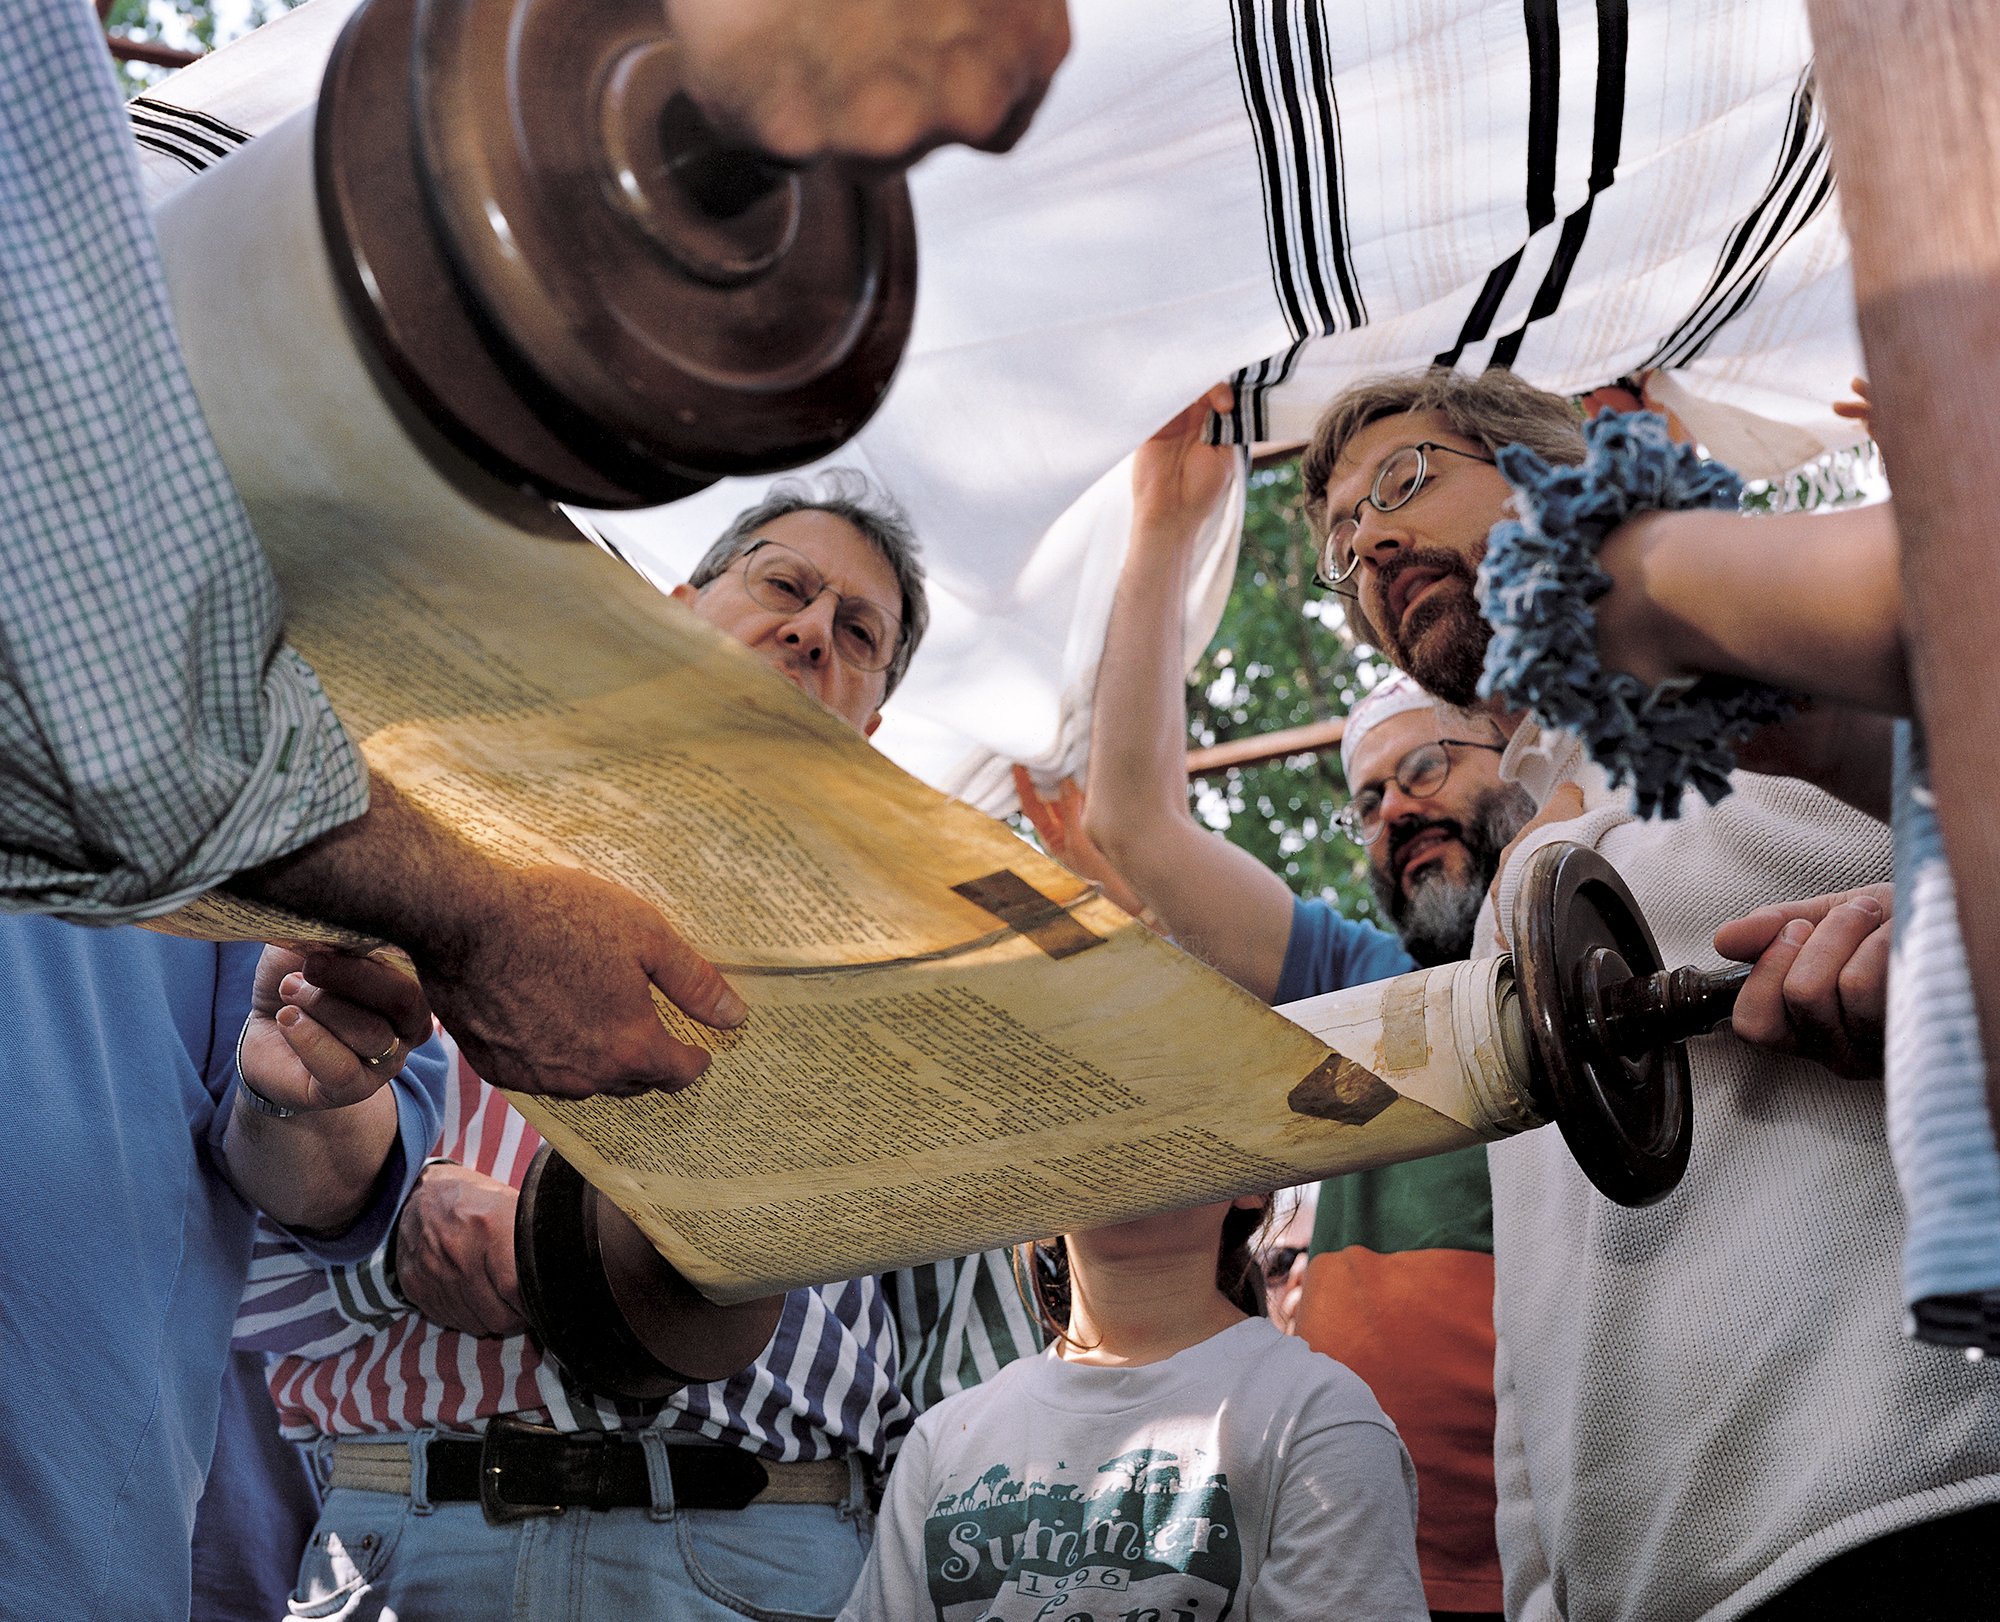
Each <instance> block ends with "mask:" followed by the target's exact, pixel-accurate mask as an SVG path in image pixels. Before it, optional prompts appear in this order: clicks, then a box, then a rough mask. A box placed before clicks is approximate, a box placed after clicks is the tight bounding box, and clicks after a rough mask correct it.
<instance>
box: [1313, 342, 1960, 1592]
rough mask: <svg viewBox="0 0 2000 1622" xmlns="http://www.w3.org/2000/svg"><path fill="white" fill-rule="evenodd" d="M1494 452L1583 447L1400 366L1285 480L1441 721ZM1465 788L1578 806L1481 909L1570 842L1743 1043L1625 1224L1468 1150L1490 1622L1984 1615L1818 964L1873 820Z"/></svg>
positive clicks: (1941, 1358)
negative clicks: (1723, 1007)
mask: <svg viewBox="0 0 2000 1622" xmlns="http://www.w3.org/2000/svg"><path fill="white" fill-rule="evenodd" d="M1510 442H1519V443H1524V444H1527V445H1529V446H1531V447H1532V448H1533V449H1535V450H1537V451H1539V452H1540V453H1541V454H1542V455H1543V456H1544V457H1546V458H1548V459H1549V460H1551V461H1554V462H1566V463H1575V462H1578V461H1580V460H1581V459H1582V456H1583V442H1582V437H1581V433H1580V431H1579V424H1578V420H1577V417H1576V414H1575V412H1574V410H1573V409H1572V407H1571V406H1570V404H1569V402H1568V401H1566V400H1563V399H1561V398H1560V397H1558V396H1555V395H1551V394H1547V393H1544V392H1543V391H1541V390H1538V389H1535V388H1532V387H1530V386H1529V385H1527V384H1525V383H1523V382H1521V381H1520V380H1518V379H1516V378H1514V377H1512V376H1510V375H1509V374H1507V373H1505V372H1497V371H1489V372H1486V373H1484V374H1482V375H1479V376H1463V375H1458V374H1455V373H1451V372H1446V371H1441V370H1432V371H1427V372H1420V373H1413V374H1409V375H1406V376H1397V377H1388V378H1380V379H1376V380H1373V381H1371V382H1368V383H1364V384H1361V385H1359V386H1357V387H1356V388H1354V389H1352V390H1349V391H1348V392H1347V393H1346V394H1344V395H1342V396H1341V397H1340V398H1338V399H1336V400H1335V401H1334V402H1333V403H1332V404H1331V405H1330V406H1329V407H1328V408H1327V411H1326V412H1325V414H1324V415H1323V416H1322V418H1321V420H1320V423H1319V425H1318V427H1317V428H1316V429H1315V432H1314V436H1313V440H1312V442H1311V444H1310V445H1309V446H1308V448H1307V450H1306V453H1305V456H1304V458H1303V460H1302V463H1301V470H1302V474H1303V477H1304V481H1305V485H1306V508H1307V515H1308V518H1309V520H1310V521H1311V522H1312V524H1313V527H1314V530H1315V532H1316V533H1317V534H1318V535H1319V536H1320V538H1321V540H1322V543H1323V545H1322V553H1321V575H1322V578H1323V580H1324V581H1325V582H1327V583H1328V584H1330V585H1332V586H1333V587H1334V588H1335V589H1336V590H1341V591H1343V592H1344V594H1345V595H1346V596H1347V597H1348V598H1349V602H1350V608H1349V617H1350V621H1351V622H1353V623H1355V624H1356V625H1357V626H1358V627H1359V629H1360V631H1361V634H1362V635H1364V636H1366V637H1367V638H1368V639H1369V640H1371V641H1375V642H1377V643H1378V645H1380V646H1381V647H1382V648H1383V649H1384V650H1385V651H1387V652H1388V653H1389V654H1390V656H1391V657H1392V658H1393V659H1394V660H1395V661H1396V662H1397V663H1398V664H1399V665H1401V666H1402V667H1403V668H1404V669H1406V670H1408V671H1410V672H1411V673H1412V674H1414V675H1415V676H1416V677H1417V678H1418V679H1419V680H1420V681H1422V682H1424V683H1425V685H1427V686H1429V687H1431V688H1432V690H1434V691H1436V692H1438V693H1439V694H1440V695H1441V696H1443V697H1445V698H1449V699H1453V700H1456V701H1460V702H1463V701H1466V700H1469V699H1470V698H1471V697H1472V696H1473V691H1474V686H1475V684H1476V682H1477V679H1478V675H1479V671H1480V667H1481V665H1482V662H1483V659H1484V653H1485V647H1486V643H1487V641H1488V640H1489V638H1490V636H1491V631H1490V628H1489V627H1488V626H1487V625H1486V624H1485V623H1484V621H1483V620H1482V619H1481V618H1480V616H1479V612H1478V609H1477V606H1476V602H1475V599H1474V595H1473V576H1474V572H1475V571H1476V569H1477V567H1478V564H1479V561H1480V559H1481V557H1482V556H1483V554H1484V552H1485V546H1486V536H1487V533H1488V531H1489V530H1490V529H1491V527H1492V525H1493V524H1494V523H1495V522H1497V521H1498V520H1499V519H1501V518H1502V517H1504V516H1505V514H1506V509H1507V504H1508V498H1509V491H1508V487H1507V484H1506V482H1505V481H1504V480H1503V479H1502V478H1501V477H1500V475H1499V473H1498V472H1497V471H1496V469H1495V468H1494V467H1493V466H1492V465H1491V464H1492V462H1493V458H1494V456H1495V454H1496V452H1497V451H1498V450H1499V448H1500V447H1502V446H1504V445H1506V444H1508V443H1510ZM1845 721H1846V718H1845V717H1844V716H1840V715H1838V713H1837V712H1836V713H1835V714H1834V715H1833V716H1832V717H1831V718H1829V717H1828V716H1827V715H1826V714H1825V713H1824V712H1822V713H1821V714H1819V715H1816V716H1809V717H1808V718H1807V721H1806V724H1805V725H1803V726H1801V727H1795V728H1791V729H1788V730H1789V732H1790V734H1791V735H1790V736H1789V737H1788V738H1786V739H1785V740H1784V741H1783V747H1784V748H1785V749H1786V750H1788V751H1790V754H1789V761H1790V762H1792V763H1796V764H1795V766H1794V769H1796V770H1799V771H1801V772H1806V773H1810V774H1812V775H1814V776H1819V775H1822V774H1821V772H1820V770H1819V768H1820V766H1821V764H1822V763H1824V762H1825V761H1826V760H1827V759H1828V758H1829V757H1828V756H1827V754H1826V753H1825V752H1824V751H1823V750H1822V749H1821V748H1820V745H1819V742H1817V741H1816V740H1824V739H1825V738H1826V735H1827V733H1828V732H1829V731H1832V732H1835V733H1837V732H1838V730H1839V728H1840V726H1841V725H1842V724H1844V723H1845ZM1746 758H1753V759H1758V760H1762V761H1766V762H1768V761H1769V760H1770V759H1772V758H1773V757H1771V756H1769V755H1758V756H1750V757H1746ZM1500 769H1501V774H1502V775H1503V776H1504V777H1506V778H1508V779H1509V780H1518V781H1520V782H1522V783H1523V784H1525V785H1527V786H1529V787H1531V789H1532V790H1533V792H1534V793H1535V794H1536V795H1537V797H1538V798H1540V799H1542V800H1543V801H1544V803H1545V805H1546V804H1549V803H1552V802H1551V801H1550V796H1551V795H1552V794H1553V793H1555V792H1558V791H1559V790H1560V789H1561V787H1562V786H1565V785H1567V786H1568V791H1569V792H1571V793H1577V792H1579V791H1580V794H1581V804H1582V806H1583V810H1582V813H1581V815H1578V816H1576V817H1574V818H1573V819H1571V820H1566V821H1560V822H1554V823H1552V824H1551V825H1549V826H1547V827H1545V828H1542V829H1538V830H1537V831H1536V832H1535V834H1533V835H1532V836H1530V837H1529V838H1525V839H1523V840H1522V841H1520V843H1519V845H1518V846H1517V847H1516V851H1515V853H1514V854H1513V855H1512V856H1511V857H1509V858H1508V859H1507V860H1506V861H1505V862H1503V867H1502V872H1501V875H1500V879H1499V882H1498V884H1497V886H1496V889H1495V894H1494V903H1495V905H1494V915H1495V917H1496V918H1497V919H1500V920H1504V919H1505V918H1506V917H1507V916H1508V915H1509V911H1510V909H1511V906H1512V902H1513V899H1514V896H1515V893H1516V889H1517V886H1518V883H1519V880H1520V875H1521V873H1522V871H1523V869H1524V867H1525V857H1526V856H1527V855H1529V854H1530V853H1531V852H1532V851H1533V850H1534V849H1536V848H1538V846H1539V844H1540V843H1541V842H1542V841H1544V840H1546V839H1555V838H1562V839H1569V840H1574V841H1576V842H1578V843H1581V844H1584V845H1586V846H1589V847H1591V848H1594V849H1596V850H1597V851H1598V852H1599V854H1601V855H1603V856H1604V857H1605V858H1606V859H1607V860H1609V861H1610V862H1611V863H1612V865H1613V866H1615V867H1616V868H1617V869H1618V870H1619V872H1620V874H1621V875H1622V876H1623V877H1624V879H1625V880H1626V882H1627V883H1628V884H1629V885H1630V886H1631V888H1632V891H1633V893H1634V895H1635V896H1636V898H1637V900H1638V902H1639V905H1640V907H1641V908H1642V909H1643V910H1644V912H1645V914H1646V917H1647V919H1648V921H1649V923H1650V924H1651V925H1652V928H1653V931H1654V933H1655V936H1656V938H1657V939H1658V942H1659V945H1660V948H1661V952H1662V954H1663V956H1664V957H1665V959H1666V961H1667V962H1668V963H1669V964H1676V965H1678V964H1682V963H1687V962H1690V961H1696V962H1706V963H1714V962H1716V961H1718V960H1719V956H1718V953H1717V950H1716V946H1717V945H1720V946H1723V947H1728V948H1731V949H1733V950H1735V951H1737V952H1739V953H1740V955H1743V956H1745V957H1751V956H1757V961H1758V966H1757V970H1756V972H1755V974H1754V975H1753V977H1752V981H1751V983H1750V985H1748V986H1746V987H1745V989H1744V991H1743V994H1742V997H1741V999H1740V1000H1739V1002H1738V1004H1737V1011H1736V1016H1735V1017H1736V1030H1737V1032H1739V1033H1742V1035H1743V1036H1747V1035H1750V1034H1753V1033H1755V1034H1757V1035H1758V1036H1759V1037H1760V1039H1761V1040H1762V1041H1763V1042H1764V1044H1765V1045H1764V1046H1762V1047H1753V1046H1751V1045H1749V1043H1748V1042H1747V1041H1745V1040H1743V1039H1742V1036H1739V1035H1735V1034H1721V1035H1718V1036H1715V1037H1712V1038H1708V1039H1703V1040H1700V1041H1697V1042H1695V1043H1693V1044H1691V1047H1690V1061H1691V1064H1692V1066H1693V1070H1694V1094H1695V1098H1696V1100H1697V1102H1696V1111H1695V1115H1696V1123H1697V1124H1696V1129H1695V1135H1694V1145H1693V1153H1692V1156H1691V1159H1690V1161H1689V1165H1688V1169H1687V1173H1686V1175H1685V1177H1684V1178H1683V1180H1682V1182H1681V1184H1680V1186H1679V1187H1678V1188H1676V1189H1675V1190H1674V1191H1673V1192H1672V1193H1670V1194H1669V1195H1667V1196H1666V1198H1664V1199H1663V1200H1661V1201H1660V1202H1659V1203H1658V1204H1656V1205H1653V1206H1650V1207H1647V1208H1646V1209H1644V1210H1631V1209H1626V1208H1624V1207H1620V1206H1616V1205H1613V1204H1611V1203H1610V1202H1608V1201H1607V1200H1605V1199H1604V1198H1603V1197H1602V1196H1601V1195H1599V1194H1598V1193H1597V1192H1596V1191H1595V1190H1594V1189H1593V1188H1592V1187H1591V1186H1590V1184H1589V1182H1588V1180H1587V1179H1586V1178H1585V1177H1584V1176H1583V1173H1582V1172H1581V1170H1580V1169H1579V1168H1578V1167H1577V1165H1576V1163H1575V1162H1574V1160H1572V1159H1571V1158H1570V1156H1569V1155H1568V1154H1567V1152H1566V1151H1565V1150H1564V1148H1563V1145H1562V1142H1561V1140H1560V1138H1559V1137H1558V1136H1557V1135H1555V1134H1552V1133H1546V1132H1531V1133H1524V1134H1522V1135H1521V1136H1519V1137H1516V1138H1511V1139H1507V1140H1504V1141H1502V1142H1500V1143H1496V1144H1493V1145H1491V1146H1490V1147H1489V1149H1488V1151H1487V1153H1488V1164H1489V1168H1490V1171H1491V1174H1492V1188H1493V1231H1494V1260H1495V1298H1494V1319H1495V1325H1496V1328H1497V1331H1498V1338H1497V1351H1496V1363H1495V1374H1496V1385H1497V1394H1496V1395H1497V1415H1498V1423H1497V1430H1496V1438H1495V1446H1496V1473H1497V1477H1498V1484H1499V1517H1498V1526H1499V1541H1500V1553H1501V1560H1502V1565H1503V1568H1504V1572H1505V1579H1506V1598H1507V1613H1508V1615H1509V1616H1511V1617H1516V1618H1527V1619H1531V1622H1543V1619H1547V1618H1555V1617H1570V1618H1578V1619H1581V1618H1585V1617H1589V1618H1594V1619H1595V1618H1605V1619H1613V1618H1632V1619H1639V1618H1644V1619H1646V1622H1681V1619H1684V1618H1685V1619H1692V1618H1695V1617H1712V1618H1724V1617H1744V1616H1755V1617H1758V1618H1761V1619H1765V1622H1770V1619H1774V1618H1792V1617H1801V1618H1803V1617H1813V1618H1846V1617H1854V1618H1861V1617H1875V1616H1897V1617H1911V1618H1915V1617H1952V1616H1975V1615H1992V1614H1995V1612H1996V1607H2000V1575H1996V1572H1995V1568H1994V1566H1993V1563H1992V1560H1991V1548H1992V1540H1993V1537H1994V1536H1995V1534H1996V1532H2000V1387H1996V1386H1995V1385H1994V1384H1993V1382H1992V1380H1991V1379H1990V1377H1988V1376H1986V1375H1985V1374H1984V1373H1983V1371H1982V1370H1980V1369H1978V1368H1976V1367H1969V1366H1968V1365H1967V1364H1966V1363H1965V1362H1964V1361H1963V1360H1961V1359H1960V1358H1958V1357H1956V1356H1955V1355H1953V1354H1952V1353H1950V1352H1948V1351H1945V1350H1943V1349H1940V1348H1937V1347H1930V1346H1924V1345H1920V1344H1916V1343H1912V1342H1910V1341H1907V1340H1905V1339H1903V1338H1902V1337H1901V1336H1899V1335H1898V1334H1897V1333H1896V1331H1895V1326H1896V1324H1897V1323H1898V1322H1899V1314H1900V1304H1901V1297H1900V1290H1899V1278H1898V1267H1897V1254H1896V1252H1897V1241H1898V1235H1899V1232H1900V1222H1899V1204H1898V1198H1897V1192H1896V1187H1895V1183H1894V1180H1893V1177H1892V1175H1891V1169H1890V1163H1889V1155H1888V1150H1887V1145H1886V1142H1885V1133H1884V1125H1883V1104H1882V1095H1881V1091H1880V1089H1879V1087H1878V1086H1877V1085H1875V1084H1874V1082H1873V1081H1872V1080H1871V1079H1869V1078H1871V1077H1874V1076H1879V1074H1880V1069H1879V1064H1880V1058H1879V1055H1880V1016H1881V992H1882V985H1881V980H1882V976H1881V975H1880V973H1879V972H1872V973H1855V972H1850V971H1853V970H1855V969H1857V968H1858V967H1859V966H1861V965H1864V964H1873V965H1877V966H1879V965H1880V964H1881V963H1882V962H1883V961H1885V959H1886V954H1885V953H1884V952H1882V951H1881V949H1880V947H1881V932H1882V931H1883V930H1884V929H1885V928H1886V927H1887V926H1886V919H1885V902H1886V887H1885V886H1883V885H1881V883H1880V881H1882V880H1884V879H1886V878H1887V877H1888V872H1889V841H1888V837H1887V830H1886V829H1885V828H1884V827H1883V826H1882V825H1881V823H1880V822H1878V821H1876V820H1874V819H1873V818H1871V817H1870V816H1868V815H1865V814H1863V813H1862V812H1860V811H1858V810H1856V809H1854V805H1853V803H1852V802H1854V801H1857V800H1859V801H1862V802H1867V801H1868V800H1869V799H1870V798H1871V796H1869V795H1867V794H1865V793H1859V792H1856V791H1855V790H1854V787H1853V785H1852V784H1851V783H1850V784H1845V785H1839V786H1840V791H1841V793H1842V794H1843V795H1844V796H1845V797H1846V798H1847V799H1848V800H1849V802H1850V803H1846V804H1843V803H1841V801H1840V800H1838V799H1836V798H1834V797H1833V795H1832V794H1829V793H1826V792H1822V791H1821V789H1820V788H1817V787H1814V786H1812V785H1811V784H1810V783H1808V782H1806V781H1802V780H1800V779H1799V778H1797V777H1788V776H1780V775H1777V774H1775V773H1766V772H1763V771H1753V770H1748V769H1745V770H1739V771H1738V772H1737V773H1736V774H1735V775H1734V777H1733V778H1732V788H1733V792H1732V793H1731V794H1730V795H1729V797H1728V798H1726V799H1724V800H1723V801H1721V802H1720V803H1719V804H1716V805H1713V806H1708V805H1695V806H1693V807H1692V808H1687V807H1684V809H1683V813H1682V815H1681V816H1680V817H1679V818H1678V819H1677V820H1674V821H1669V822H1651V823H1642V822H1640V821H1638V820H1636V819H1635V818H1634V817H1633V816H1632V814H1631V811H1630V809H1629V797H1628V796H1627V795H1624V794H1622V793H1613V792H1611V791H1609V789H1608V788H1607V787H1606V786H1605V784H1604V781H1603V778H1602V776H1601V774H1597V773H1595V772H1594V770H1593V769H1591V768H1589V767H1588V766H1587V765H1584V764H1582V763H1581V753H1580V748H1579V746H1578V745H1577V744H1576V742H1575V740H1573V739H1570V738H1567V737H1566V736H1564V735H1562V734H1559V733H1551V732H1548V731H1545V730H1544V729H1542V728H1539V727H1538V726H1536V725H1535V724H1534V723H1532V722H1523V723H1522V724H1521V725H1520V726H1519V727H1518V728H1517V729H1516V731H1515V733H1514V735H1513V737H1512V739H1511V740H1510V742H1509V745H1508V748H1507V751H1506V754H1505V755H1504V756H1503V757H1502V760H1501V763H1500ZM1827 780H1828V781H1829V782H1833V781H1834V779H1833V778H1832V777H1831V776H1828V778H1827ZM1815 897H1816V898H1819V904H1812V905H1808V904H1807V898H1815ZM1777 902H1787V903H1792V904H1794V905H1793V910H1794V911H1795V912H1798V913H1800V914H1801V916H1798V917H1797V918H1796V919H1795V920H1794V921H1793V922H1792V923H1790V924H1789V925H1787V926H1786V928H1785V930H1784V932H1783V934H1782V935H1781V936H1780V937H1779V939H1777V940H1776V941H1772V940H1770V939H1769V937H1768V936H1766V937H1765V938H1763V939H1758V940H1746V939H1744V934H1745V930H1744V927H1743V926H1744V925H1745V924H1746V923H1747V922H1748V920H1745V919H1742V918H1740V917H1739V915H1742V914H1745V913H1747V912H1749V911H1750V910H1751V909H1753V908H1757V907H1760V906H1763V905H1766V904H1769V903H1777ZM1774 910H1775V909H1774ZM1767 916H1768V915H1767ZM1759 948H1762V949H1763V950H1762V955H1761V956H1758V949H1759ZM1772 1049H1775V1050H1776V1051H1771V1050H1772ZM1871 1055H1872V1057H1873V1067H1872V1068H1870V1066H1869V1064H1868V1059H1869V1057H1870V1056H1871ZM1849 1078H1854V1079H1849ZM1853 1415H1871V1416H1878V1417H1879V1416H1893V1417H1892V1418H1891V1419H1890V1420H1889V1422H1887V1423H1881V1424H1876V1423H1864V1424H1856V1423H1852V1422H1851V1421H1850V1419H1849V1418H1848V1417H1844V1416H1853Z"/></svg>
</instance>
